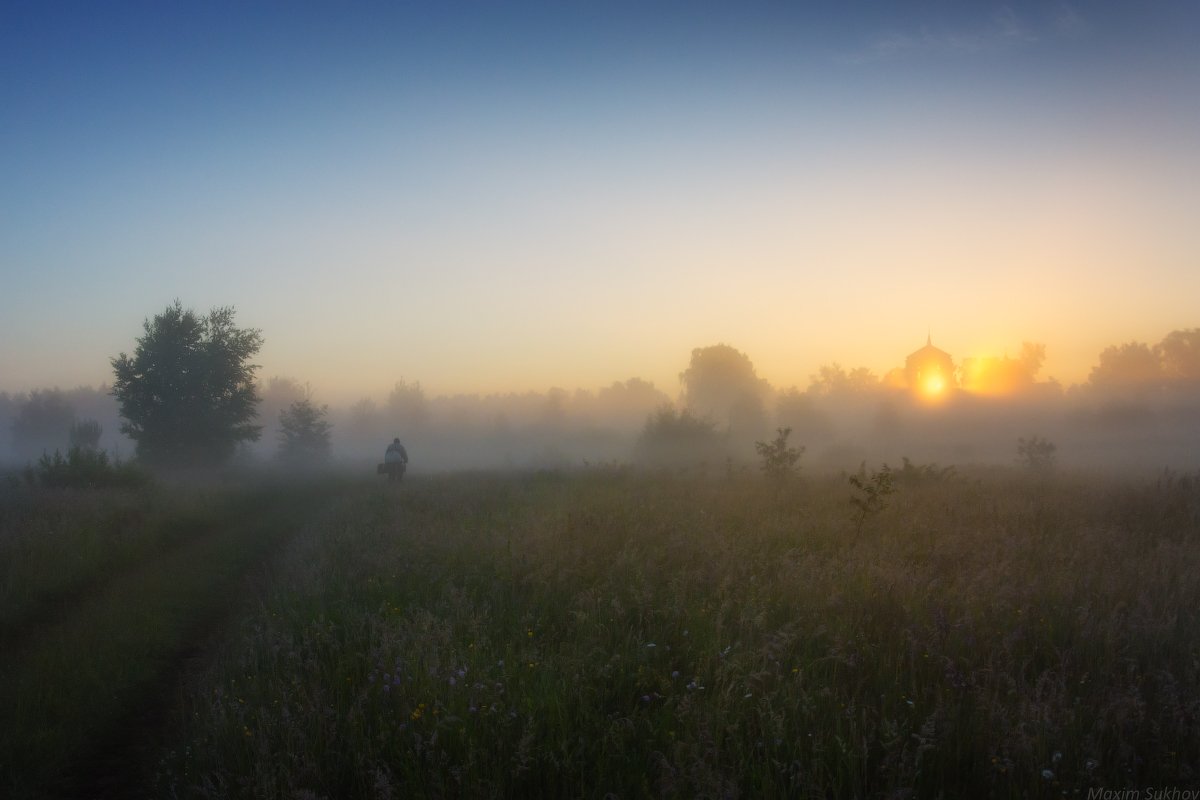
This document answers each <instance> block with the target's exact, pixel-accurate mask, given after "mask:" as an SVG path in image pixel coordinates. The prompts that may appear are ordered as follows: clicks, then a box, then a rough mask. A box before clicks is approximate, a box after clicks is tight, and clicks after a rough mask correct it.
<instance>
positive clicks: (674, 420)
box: [638, 406, 727, 467]
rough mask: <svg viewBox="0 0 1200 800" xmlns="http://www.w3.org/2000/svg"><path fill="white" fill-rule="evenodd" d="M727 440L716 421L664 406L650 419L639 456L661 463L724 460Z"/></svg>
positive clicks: (639, 447)
mask: <svg viewBox="0 0 1200 800" xmlns="http://www.w3.org/2000/svg"><path fill="white" fill-rule="evenodd" d="M725 441H726V440H725V437H724V436H722V435H721V434H719V433H717V429H716V425H715V424H714V423H713V422H712V421H710V420H708V419H705V418H703V417H698V416H696V415H695V414H693V413H692V412H691V411H689V410H688V409H686V408H685V409H683V410H682V411H676V410H675V408H674V407H673V406H663V407H662V408H660V409H659V410H658V411H656V412H654V413H653V414H651V415H650V417H649V418H648V419H647V420H646V427H645V428H643V429H642V435H641V437H640V438H639V439H638V456H639V460H640V461H642V462H643V463H645V464H649V465H651V466H657V467H665V466H689V465H696V464H709V463H720V462H721V461H722V460H724V458H725V456H726V455H727V453H726V447H725Z"/></svg>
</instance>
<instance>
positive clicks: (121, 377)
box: [112, 300, 263, 467]
mask: <svg viewBox="0 0 1200 800" xmlns="http://www.w3.org/2000/svg"><path fill="white" fill-rule="evenodd" d="M233 318H234V309H233V308H232V307H223V308H214V309H213V310H212V311H210V312H209V313H208V315H207V316H201V315H198V314H196V313H195V312H194V311H192V310H191V309H184V307H183V306H182V305H181V304H180V302H179V301H178V300H176V301H175V303H174V304H173V305H171V306H168V307H167V308H166V310H164V311H163V312H162V313H161V314H159V315H157V316H155V317H154V319H152V320H147V321H145V322H144V323H143V325H142V327H143V330H144V331H145V333H144V334H143V335H142V336H141V337H139V338H138V339H137V348H136V349H135V351H134V354H133V356H132V357H130V356H128V355H126V354H125V353H121V354H120V355H119V356H118V357H117V358H114V359H113V360H112V366H113V372H114V373H115V375H116V380H115V381H114V382H113V390H112V391H113V395H114V396H115V397H116V398H117V402H118V404H119V405H120V408H121V417H122V418H123V419H124V420H125V421H124V423H123V424H122V425H121V431H122V432H123V433H125V434H127V435H128V436H129V438H131V439H133V441H134V442H135V443H136V445H137V455H138V458H139V459H140V460H142V461H144V462H146V463H149V464H154V465H158V466H167V467H181V466H187V465H195V466H204V467H212V466H216V465H219V464H222V463H224V462H225V461H227V460H228V459H229V458H230V456H232V455H233V453H234V451H235V449H236V448H237V446H238V444H239V443H241V442H245V441H254V440H257V439H258V437H259V434H260V431H261V429H260V427H259V426H258V425H255V424H253V420H254V418H255V416H256V415H257V410H256V405H257V404H258V399H259V398H258V391H257V387H256V385H255V382H254V373H255V370H257V369H258V365H257V364H251V363H249V362H250V359H251V358H252V357H253V356H254V355H255V354H256V353H257V352H258V351H259V349H260V348H261V347H262V342H263V340H262V333H261V331H259V330H257V329H255V328H238V327H236V326H235V325H234V319H233Z"/></svg>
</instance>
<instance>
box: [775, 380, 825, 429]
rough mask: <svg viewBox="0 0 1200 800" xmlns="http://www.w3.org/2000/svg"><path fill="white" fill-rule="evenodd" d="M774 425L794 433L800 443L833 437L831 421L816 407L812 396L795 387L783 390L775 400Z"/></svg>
mask: <svg viewBox="0 0 1200 800" xmlns="http://www.w3.org/2000/svg"><path fill="white" fill-rule="evenodd" d="M775 424H776V425H778V426H779V427H781V428H788V429H790V430H793V431H795V433H796V437H797V438H798V439H800V440H801V441H806V442H810V443H811V442H817V441H826V440H828V439H830V438H832V436H833V421H832V420H831V419H830V417H829V414H827V413H826V412H825V411H823V410H821V409H820V408H818V407H817V404H816V402H815V401H814V400H813V396H812V395H810V394H808V393H805V392H801V391H800V390H799V389H797V388H796V387H794V386H793V387H791V388H789V389H785V390H783V391H782V392H780V393H779V395H778V396H777V397H776V398H775Z"/></svg>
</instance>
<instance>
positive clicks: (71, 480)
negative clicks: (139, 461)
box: [25, 446, 148, 489]
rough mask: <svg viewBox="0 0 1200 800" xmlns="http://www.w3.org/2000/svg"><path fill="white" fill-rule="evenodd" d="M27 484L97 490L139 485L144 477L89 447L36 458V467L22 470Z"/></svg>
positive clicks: (102, 452) (145, 480) (145, 478)
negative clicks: (65, 453) (114, 462)
mask: <svg viewBox="0 0 1200 800" xmlns="http://www.w3.org/2000/svg"><path fill="white" fill-rule="evenodd" d="M25 480H26V482H28V483H30V484H36V485H39V486H45V487H48V488H54V489H68V488H70V489H80V488H90V489H97V488H103V487H109V486H140V485H143V484H145V483H146V482H147V481H148V476H147V475H146V473H144V472H143V471H142V470H141V469H139V468H137V467H136V466H134V465H133V464H127V463H120V462H118V463H116V464H112V463H110V462H109V460H108V453H106V452H104V451H103V450H94V449H91V448H85V447H79V446H75V447H72V448H71V449H70V450H68V451H67V455H66V457H64V456H63V454H62V453H61V452H60V451H58V450H55V451H54V455H49V454H46V453H43V454H42V457H41V458H40V459H38V462H37V465H36V466H33V467H29V468H27V469H26V470H25Z"/></svg>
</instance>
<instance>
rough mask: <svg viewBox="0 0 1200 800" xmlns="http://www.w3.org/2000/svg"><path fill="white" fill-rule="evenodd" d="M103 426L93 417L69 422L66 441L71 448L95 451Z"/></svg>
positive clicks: (97, 447) (98, 447) (98, 444)
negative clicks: (69, 427) (69, 426)
mask: <svg viewBox="0 0 1200 800" xmlns="http://www.w3.org/2000/svg"><path fill="white" fill-rule="evenodd" d="M102 433H104V428H103V427H101V426H100V423H99V422H97V421H96V420H94V419H82V420H79V421H78V422H75V423H72V424H71V430H70V431H69V433H68V435H67V442H68V444H69V446H70V448H71V449H72V450H75V449H79V450H89V451H95V450H99V449H100V435H101V434H102Z"/></svg>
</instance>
